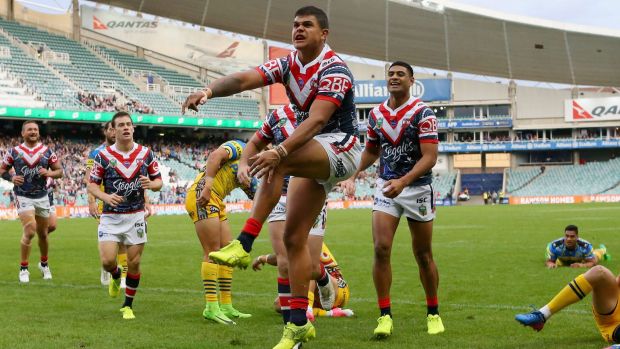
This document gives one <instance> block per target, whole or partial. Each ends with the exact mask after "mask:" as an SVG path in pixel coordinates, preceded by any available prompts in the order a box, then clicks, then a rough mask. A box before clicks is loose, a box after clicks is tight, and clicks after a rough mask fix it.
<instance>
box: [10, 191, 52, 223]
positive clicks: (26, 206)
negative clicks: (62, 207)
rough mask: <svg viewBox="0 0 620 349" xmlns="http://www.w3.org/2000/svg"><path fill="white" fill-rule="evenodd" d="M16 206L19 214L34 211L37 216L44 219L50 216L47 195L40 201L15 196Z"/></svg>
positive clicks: (39, 199)
mask: <svg viewBox="0 0 620 349" xmlns="http://www.w3.org/2000/svg"><path fill="white" fill-rule="evenodd" d="M15 206H16V207H17V214H21V213H23V212H30V211H34V215H35V216H39V217H43V218H47V217H49V216H50V200H49V198H48V197H47V195H46V196H43V197H41V198H38V199H31V198H27V197H25V196H19V195H15Z"/></svg>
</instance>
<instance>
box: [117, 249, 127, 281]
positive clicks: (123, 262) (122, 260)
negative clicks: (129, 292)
mask: <svg viewBox="0 0 620 349" xmlns="http://www.w3.org/2000/svg"><path fill="white" fill-rule="evenodd" d="M118 265H120V267H121V268H122V273H121V277H122V278H126V277H127V253H122V254H119V255H118Z"/></svg>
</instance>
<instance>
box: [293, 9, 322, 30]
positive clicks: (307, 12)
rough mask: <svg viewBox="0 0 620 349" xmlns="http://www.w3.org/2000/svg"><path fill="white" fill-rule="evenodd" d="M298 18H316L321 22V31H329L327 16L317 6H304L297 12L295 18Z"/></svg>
mask: <svg viewBox="0 0 620 349" xmlns="http://www.w3.org/2000/svg"><path fill="white" fill-rule="evenodd" d="M297 16H314V17H315V18H316V20H317V22H319V27H321V29H329V19H327V14H326V13H325V11H323V10H321V9H320V8H318V7H316V6H304V7H302V8H300V9H298V10H297V11H295V17H297Z"/></svg>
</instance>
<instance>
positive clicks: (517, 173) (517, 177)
mask: <svg viewBox="0 0 620 349" xmlns="http://www.w3.org/2000/svg"><path fill="white" fill-rule="evenodd" d="M540 174H541V169H540V167H533V168H532V167H529V168H517V169H514V170H513V169H509V170H508V183H507V186H506V191H507V192H509V193H512V192H513V191H516V190H517V189H520V188H522V187H524V186H525V185H527V184H528V183H529V182H531V181H532V180H534V178H536V177H537V176H538V175H540Z"/></svg>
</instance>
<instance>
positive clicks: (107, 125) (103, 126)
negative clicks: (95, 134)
mask: <svg viewBox="0 0 620 349" xmlns="http://www.w3.org/2000/svg"><path fill="white" fill-rule="evenodd" d="M110 126H112V122H111V121H106V122H104V123H103V124H102V125H101V128H102V129H103V131H104V132H105V131H107V130H108V127H110Z"/></svg>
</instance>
